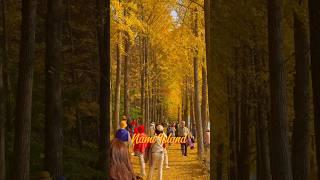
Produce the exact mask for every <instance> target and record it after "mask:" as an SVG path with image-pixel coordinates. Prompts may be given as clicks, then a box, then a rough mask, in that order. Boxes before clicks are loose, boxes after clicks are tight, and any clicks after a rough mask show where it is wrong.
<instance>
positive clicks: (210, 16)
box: [204, 0, 216, 177]
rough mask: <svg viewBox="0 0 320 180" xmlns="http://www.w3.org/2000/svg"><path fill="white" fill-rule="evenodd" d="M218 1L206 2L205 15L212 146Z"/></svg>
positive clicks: (212, 153) (212, 164)
mask: <svg viewBox="0 0 320 180" xmlns="http://www.w3.org/2000/svg"><path fill="white" fill-rule="evenodd" d="M215 4H216V1H210V0H204V11H205V12H204V13H205V31H206V35H205V42H206V59H207V71H208V74H207V77H208V101H209V117H210V118H211V119H210V129H211V131H210V137H211V138H210V144H211V145H213V144H214V138H213V137H214V133H213V132H214V131H213V129H214V127H213V123H212V118H213V117H214V112H213V111H214V98H215V97H214V91H215V89H214V82H213V80H214V74H213V72H214V71H215V63H214V59H213V57H214V51H213V42H214V38H213V34H214V18H215V17H214V7H215ZM214 155H215V151H214V150H213V148H210V157H214ZM210 167H214V161H210ZM210 177H214V171H213V170H210Z"/></svg>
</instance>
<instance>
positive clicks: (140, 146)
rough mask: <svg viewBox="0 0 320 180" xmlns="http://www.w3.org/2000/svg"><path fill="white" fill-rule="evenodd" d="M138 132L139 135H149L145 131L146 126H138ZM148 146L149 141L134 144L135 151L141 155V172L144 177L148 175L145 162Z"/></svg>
mask: <svg viewBox="0 0 320 180" xmlns="http://www.w3.org/2000/svg"><path fill="white" fill-rule="evenodd" d="M136 129H137V132H136V134H137V135H139V137H147V135H146V134H145V133H144V126H143V125H141V126H138V127H137V128H136ZM147 146H148V144H147V143H138V144H134V148H133V150H134V153H135V155H137V156H138V157H139V161H140V170H141V171H140V174H141V176H142V177H144V176H146V170H145V163H144V153H145V150H146V147H147Z"/></svg>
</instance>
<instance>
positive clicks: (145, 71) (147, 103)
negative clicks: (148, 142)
mask: <svg viewBox="0 0 320 180" xmlns="http://www.w3.org/2000/svg"><path fill="white" fill-rule="evenodd" d="M148 44H149V43H148V39H147V38H144V76H145V86H144V87H145V93H144V95H145V98H144V101H145V103H144V108H145V110H144V113H145V114H144V119H145V125H146V129H147V132H148V131H149V129H150V128H149V124H150V113H149V99H150V98H149V94H150V93H149V75H148V73H149V72H148V71H149V69H148V68H149V63H148V58H149V55H148V53H149V52H148Z"/></svg>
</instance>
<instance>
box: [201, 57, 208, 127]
mask: <svg viewBox="0 0 320 180" xmlns="http://www.w3.org/2000/svg"><path fill="white" fill-rule="evenodd" d="M204 63H205V60H204V62H203V65H202V103H201V119H202V128H203V130H204V131H206V130H207V118H208V117H207V98H208V97H207V71H206V67H205V66H204Z"/></svg>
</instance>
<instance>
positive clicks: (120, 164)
mask: <svg viewBox="0 0 320 180" xmlns="http://www.w3.org/2000/svg"><path fill="white" fill-rule="evenodd" d="M110 178H111V179H112V180H136V179H137V177H136V176H135V174H134V172H133V167H132V164H131V161H130V157H129V152H128V147H127V146H126V144H125V143H123V142H122V141H120V140H118V139H117V138H115V139H113V140H112V141H111V147H110Z"/></svg>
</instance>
